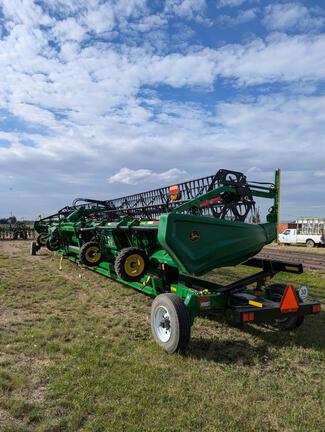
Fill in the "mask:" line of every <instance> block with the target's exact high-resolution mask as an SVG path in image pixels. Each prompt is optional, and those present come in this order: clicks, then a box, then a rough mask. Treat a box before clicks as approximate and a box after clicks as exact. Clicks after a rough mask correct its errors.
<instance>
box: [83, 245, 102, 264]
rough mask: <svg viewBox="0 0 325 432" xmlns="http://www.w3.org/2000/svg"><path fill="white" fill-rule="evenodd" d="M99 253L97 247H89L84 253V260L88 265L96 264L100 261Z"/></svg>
mask: <svg viewBox="0 0 325 432" xmlns="http://www.w3.org/2000/svg"><path fill="white" fill-rule="evenodd" d="M100 257H101V253H100V252H99V249H98V247H97V246H90V247H89V248H88V249H87V250H86V252H85V258H86V260H87V261H88V262H90V263H96V262H98V261H99V260H100Z"/></svg>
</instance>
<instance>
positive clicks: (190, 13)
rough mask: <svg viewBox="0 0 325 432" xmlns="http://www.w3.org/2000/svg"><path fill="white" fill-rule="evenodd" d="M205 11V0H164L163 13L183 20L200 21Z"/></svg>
mask: <svg viewBox="0 0 325 432" xmlns="http://www.w3.org/2000/svg"><path fill="white" fill-rule="evenodd" d="M205 9H206V1H205V0H166V5H165V13H173V14H176V15H178V16H180V17H182V18H185V19H195V20H200V19H202V18H203V16H204V13H205Z"/></svg>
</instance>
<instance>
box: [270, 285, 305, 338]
mask: <svg viewBox="0 0 325 432" xmlns="http://www.w3.org/2000/svg"><path fill="white" fill-rule="evenodd" d="M286 287H287V285H285V284H273V285H270V286H268V287H267V291H268V293H269V298H270V300H273V301H275V302H278V303H281V299H282V297H283V294H284V291H285V289H286ZM303 322H304V317H303V316H297V315H293V316H286V317H283V318H281V319H276V320H273V321H271V322H270V324H271V325H272V327H274V328H277V329H278V330H283V331H290V330H296V329H297V328H298V327H300V326H301V324H302V323H303Z"/></svg>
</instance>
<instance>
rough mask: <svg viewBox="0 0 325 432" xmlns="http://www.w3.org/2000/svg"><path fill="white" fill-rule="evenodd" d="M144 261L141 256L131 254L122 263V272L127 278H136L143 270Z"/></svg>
mask: <svg viewBox="0 0 325 432" xmlns="http://www.w3.org/2000/svg"><path fill="white" fill-rule="evenodd" d="M144 265H145V263H144V259H143V258H142V256H141V255H138V254H132V255H130V256H128V257H127V258H126V260H125V262H124V270H125V273H126V274H127V275H128V276H133V277H137V276H139V275H140V274H141V273H142V272H143V270H144Z"/></svg>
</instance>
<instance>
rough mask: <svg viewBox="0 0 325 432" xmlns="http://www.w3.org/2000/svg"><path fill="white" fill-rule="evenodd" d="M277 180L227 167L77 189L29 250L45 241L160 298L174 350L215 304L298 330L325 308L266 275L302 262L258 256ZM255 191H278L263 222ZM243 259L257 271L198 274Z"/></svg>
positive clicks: (161, 327)
mask: <svg viewBox="0 0 325 432" xmlns="http://www.w3.org/2000/svg"><path fill="white" fill-rule="evenodd" d="M278 179H279V172H278V171H276V173H275V181H274V183H270V184H266V183H256V182H254V183H248V182H247V179H246V177H245V176H244V175H243V174H242V173H240V172H235V171H229V170H219V171H218V172H217V173H216V174H214V175H212V176H208V177H204V178H200V179H195V180H191V181H187V182H184V183H180V184H176V185H172V186H167V187H163V188H160V189H155V190H151V191H147V192H142V193H138V194H134V195H130V196H126V197H122V198H116V199H112V200H106V201H99V200H94V199H83V198H78V199H76V200H75V201H74V202H73V204H72V205H71V206H68V207H64V208H63V209H61V210H60V211H59V212H58V213H56V214H54V215H51V216H49V217H47V218H44V219H41V220H39V221H37V222H36V223H35V226H34V228H35V230H36V231H37V232H38V234H39V235H38V237H37V243H36V242H33V243H32V245H31V253H32V254H33V255H35V254H36V252H37V251H38V250H39V248H40V247H41V246H46V247H47V248H48V249H49V250H50V251H56V252H57V253H58V254H60V255H62V256H64V257H66V258H68V259H70V260H71V261H74V262H77V263H80V264H82V265H84V266H87V267H89V268H92V269H93V270H95V271H97V272H98V273H100V274H102V275H104V276H107V277H110V278H112V279H114V280H117V281H119V282H122V283H124V284H126V285H129V286H131V287H133V288H135V289H137V290H139V291H141V292H143V293H145V294H148V295H151V296H152V297H155V300H154V302H153V306H152V314H151V315H152V317H151V324H152V325H151V327H152V333H153V336H154V338H155V340H156V341H157V342H158V343H159V344H160V345H161V346H162V347H163V348H164V349H165V350H166V351H168V352H175V351H184V350H185V349H186V347H187V345H188V342H189V339H190V329H191V325H192V324H193V322H194V319H195V317H196V316H197V315H199V314H206V313H207V312H211V311H213V312H227V313H228V314H230V315H232V316H233V318H234V319H235V320H236V321H238V322H246V321H250V322H252V321H255V322H258V321H267V322H270V323H271V324H273V325H274V326H275V327H278V328H281V329H288V330H290V329H294V328H296V327H298V326H300V324H301V323H302V321H303V319H304V315H306V314H309V313H316V312H319V310H320V306H319V303H318V302H309V303H306V302H303V300H304V298H303V297H305V295H303V294H302V293H303V292H304V293H305V292H306V291H303V290H299V289H294V288H293V287H291V286H289V287H288V286H286V285H279V284H273V285H269V286H266V280H267V279H269V278H272V277H273V276H274V275H275V274H276V273H278V272H281V271H285V272H289V273H298V274H299V273H301V272H302V271H303V270H302V266H301V265H297V264H292V263H284V262H279V261H269V260H261V259H257V258H253V257H254V256H255V255H256V254H257V253H258V252H259V251H260V250H261V249H262V248H263V246H265V245H266V244H268V243H271V242H272V241H274V240H275V239H276V235H277V223H278V205H279V203H278V197H279V193H278V192H279V191H278V184H279V181H278ZM257 198H258V199H260V198H261V199H263V198H264V199H268V200H271V205H270V206H269V207H270V208H269V212H268V214H267V216H266V221H265V222H264V223H252V221H256V219H257V218H256V202H255V200H256V199H257ZM238 264H245V265H247V266H250V267H256V268H257V269H259V271H258V273H255V274H254V275H252V276H249V277H246V278H243V279H241V280H239V281H237V282H235V283H231V284H229V285H221V284H218V283H212V282H208V281H206V280H204V279H201V278H198V276H202V275H204V274H206V273H207V272H209V271H210V270H213V269H215V268H218V267H225V266H234V265H238ZM304 288H305V287H304ZM288 302H289V303H290V308H289V309H288V308H287V307H286V306H285V305H286V304H287V303H288ZM283 305H284V306H283Z"/></svg>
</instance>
